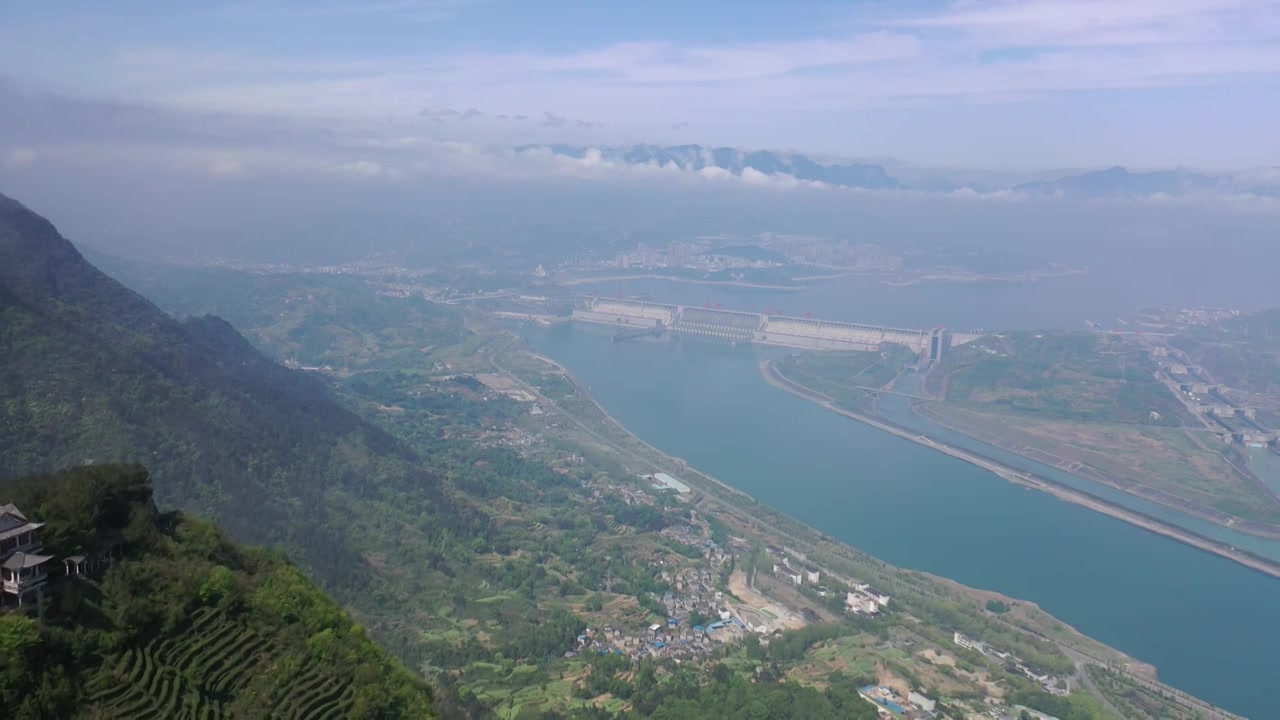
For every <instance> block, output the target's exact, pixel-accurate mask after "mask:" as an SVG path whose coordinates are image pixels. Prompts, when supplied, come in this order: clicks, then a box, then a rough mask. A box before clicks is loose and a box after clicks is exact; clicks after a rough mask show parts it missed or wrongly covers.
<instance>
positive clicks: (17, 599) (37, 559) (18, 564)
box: [0, 503, 119, 607]
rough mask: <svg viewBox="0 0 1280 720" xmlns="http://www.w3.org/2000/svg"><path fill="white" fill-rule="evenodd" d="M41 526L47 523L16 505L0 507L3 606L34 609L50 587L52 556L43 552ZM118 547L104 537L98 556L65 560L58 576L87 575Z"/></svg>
mask: <svg viewBox="0 0 1280 720" xmlns="http://www.w3.org/2000/svg"><path fill="white" fill-rule="evenodd" d="M42 527H44V523H42V522H35V521H33V520H31V519H29V518H28V517H27V516H26V515H25V514H23V512H22V511H21V510H19V509H18V507H17V506H16V505H14V504H13V503H8V504H6V505H0V607H29V606H32V605H34V604H35V602H36V600H37V599H38V598H39V596H40V594H41V593H43V592H44V591H45V589H46V588H47V587H48V585H49V580H50V574H49V571H50V566H51V565H52V563H51V561H52V560H53V556H52V555H46V554H45V552H44V543H43V542H41V540H40V532H39V531H40V528H42ZM117 534H118V533H117ZM118 544H119V539H118V538H111V537H104V538H103V542H102V543H101V550H100V551H99V552H98V553H96V554H95V555H93V556H87V555H70V556H68V557H65V558H63V559H62V575H61V576H59V577H76V576H80V575H84V574H85V573H87V572H89V571H90V570H91V569H92V568H94V567H96V566H97V565H98V564H99V563H102V562H104V561H106V560H107V559H108V558H109V557H110V552H111V550H112V549H113V547H114V546H115V545H118Z"/></svg>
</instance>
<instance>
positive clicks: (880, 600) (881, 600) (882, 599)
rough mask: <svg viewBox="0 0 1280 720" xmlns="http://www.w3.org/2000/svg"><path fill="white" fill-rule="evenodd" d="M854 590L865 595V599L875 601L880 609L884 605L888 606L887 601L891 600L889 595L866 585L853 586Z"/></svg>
mask: <svg viewBox="0 0 1280 720" xmlns="http://www.w3.org/2000/svg"><path fill="white" fill-rule="evenodd" d="M854 589H855V590H857V591H858V592H860V593H862V594H864V595H866V596H867V597H869V598H871V599H872V600H875V601H876V603H877V604H878V605H879V606H880V607H885V606H886V605H888V604H889V601H890V600H892V599H893V598H891V597H889V593H886V592H884V591H882V590H877V589H876V588H874V587H872V586H870V585H868V584H866V583H862V584H859V585H855V586H854Z"/></svg>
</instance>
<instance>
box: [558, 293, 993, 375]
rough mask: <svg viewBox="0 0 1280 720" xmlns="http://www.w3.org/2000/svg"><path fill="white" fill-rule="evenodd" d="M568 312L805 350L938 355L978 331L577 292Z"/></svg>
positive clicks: (587, 319)
mask: <svg viewBox="0 0 1280 720" xmlns="http://www.w3.org/2000/svg"><path fill="white" fill-rule="evenodd" d="M572 317H573V319H574V320H580V321H582V322H591V323H600V324H604V325H613V326H614V327H618V328H620V329H635V330H653V331H656V332H662V331H664V330H670V331H671V332H674V333H677V334H681V335H689V336H694V337H705V338H711V339H716V340H723V341H728V342H732V343H747V342H750V343H760V344H762V345H780V346H783V347H794V348H803V349H806V350H863V351H878V350H879V349H880V346H881V345H884V344H891V345H902V346H904V347H908V348H910V349H911V350H913V351H914V352H916V353H919V354H922V355H927V356H928V357H929V358H930V359H933V360H937V359H940V358H941V357H942V353H943V351H944V350H945V349H946V348H948V347H954V346H957V345H963V344H965V343H967V342H971V341H973V340H976V339H977V338H978V337H979V335H976V334H973V333H953V332H950V331H948V330H946V329H944V328H941V327H938V328H934V329H928V330H913V329H906V328H894V327H885V326H880V325H864V324H860V323H848V322H840V321H835V320H815V319H812V318H799V317H790V316H786V315H776V314H764V313H751V312H742V311H739V310H721V309H720V308H719V307H716V308H710V307H691V306H685V305H668V304H665V303H655V302H647V301H641V300H629V299H623V298H598V297H594V296H580V297H578V298H576V299H575V303H574V309H573V316H572ZM628 336H630V335H628Z"/></svg>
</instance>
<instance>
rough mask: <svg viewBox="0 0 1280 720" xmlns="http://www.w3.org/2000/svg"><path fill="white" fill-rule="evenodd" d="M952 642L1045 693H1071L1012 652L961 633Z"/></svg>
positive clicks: (1055, 679) (1062, 694) (1055, 680)
mask: <svg viewBox="0 0 1280 720" xmlns="http://www.w3.org/2000/svg"><path fill="white" fill-rule="evenodd" d="M952 641H953V642H955V644H956V645H959V646H960V647H962V648H965V649H966V650H973V651H976V652H978V653H981V654H982V655H985V656H987V657H989V658H994V659H996V660H999V661H1000V662H1002V663H1004V666H1005V669H1006V670H1008V671H1009V672H1010V673H1013V674H1016V675H1021V676H1023V677H1025V678H1027V679H1028V680H1031V681H1033V682H1036V683H1039V685H1040V687H1042V688H1044V691H1045V692H1047V693H1050V694H1052V695H1059V696H1066V695H1068V694H1070V691H1069V690H1068V689H1067V688H1066V685H1067V683H1064V682H1060V681H1059V679H1058V678H1056V677H1054V676H1053V675H1050V674H1049V673H1047V672H1044V671H1043V670H1040V669H1038V668H1036V667H1035V666H1033V665H1028V664H1027V663H1025V662H1023V661H1022V659H1021V658H1019V657H1018V656H1017V655H1014V654H1013V653H1011V652H1005V651H1003V650H999V649H997V648H994V647H991V646H990V645H988V644H986V643H985V642H983V641H981V640H974V639H973V638H969V637H965V636H964V635H963V634H961V633H960V632H959V631H956V633H955V634H954V635H953V636H952Z"/></svg>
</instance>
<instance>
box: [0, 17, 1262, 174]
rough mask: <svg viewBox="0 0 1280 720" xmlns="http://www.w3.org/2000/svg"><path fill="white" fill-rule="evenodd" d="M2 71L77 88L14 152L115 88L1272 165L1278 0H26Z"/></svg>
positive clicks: (929, 149) (411, 141) (932, 152)
mask: <svg viewBox="0 0 1280 720" xmlns="http://www.w3.org/2000/svg"><path fill="white" fill-rule="evenodd" d="M0 76H3V78H5V79H6V80H7V82H8V84H9V85H10V86H11V87H16V88H19V89H20V90H21V94H22V96H23V97H25V98H26V99H27V100H28V101H29V100H30V99H31V98H32V97H33V96H38V95H40V94H43V93H54V94H57V95H59V96H62V97H64V98H67V99H70V100H75V101H84V104H83V105H76V104H74V103H71V104H68V105H65V106H60V108H59V111H58V112H59V115H58V116H57V117H52V116H51V117H49V118H48V119H47V122H45V121H29V122H28V125H30V124H39V125H43V126H44V127H42V128H40V132H38V133H36V132H32V134H31V138H28V139H26V140H22V141H21V144H20V145H19V144H15V142H16V141H10V145H9V146H6V147H5V148H4V149H5V151H6V152H8V153H10V159H11V162H10V165H14V164H15V163H13V162H12V159H13V158H14V157H18V158H20V159H23V160H24V163H25V162H30V161H32V160H33V159H34V158H35V157H37V156H40V155H42V154H46V153H49V152H56V151H57V148H58V146H59V144H61V147H62V150H63V152H68V150H67V148H71V147H77V148H82V149H83V148H86V147H88V146H91V145H92V146H101V145H103V144H104V143H109V142H119V138H116V139H115V140H111V139H110V138H107V139H104V138H103V137H100V136H93V134H92V133H91V132H89V131H88V130H86V129H85V127H86V126H92V125H95V123H93V122H88V121H87V120H86V121H85V122H80V123H77V122H75V118H73V117H70V116H71V115H74V114H76V113H85V114H86V118H88V117H89V115H91V114H92V113H95V112H97V113H101V112H103V111H104V107H107V105H106V104H107V103H109V104H110V107H117V108H118V107H127V108H136V109H137V112H138V113H139V114H143V115H145V114H146V113H154V114H155V117H156V118H159V119H156V120H151V121H146V122H140V123H138V127H135V128H133V129H132V130H131V131H130V132H129V133H127V134H128V135H129V137H130V138H131V141H132V142H135V143H141V142H144V141H145V137H140V136H145V135H146V133H147V128H148V127H156V126H158V125H166V124H172V125H178V126H182V127H184V128H185V129H186V132H187V133H188V135H189V134H190V133H192V132H194V131H193V128H194V127H196V126H198V125H200V123H201V122H202V123H204V126H203V127H201V128H200V129H201V132H202V133H203V134H204V135H205V136H206V138H205V140H204V141H203V142H204V143H205V144H206V145H207V144H208V139H207V136H209V135H214V136H222V137H229V136H232V135H236V134H237V133H241V135H240V136H243V137H248V136H249V135H254V136H255V137H259V138H260V137H261V136H262V133H263V132H264V130H263V128H264V127H266V126H269V125H271V124H272V123H274V124H275V127H278V128H285V129H283V130H280V132H281V133H296V134H298V135H299V137H301V136H305V135H306V134H307V133H308V132H311V131H316V130H317V129H324V130H325V131H331V130H333V129H335V128H338V129H343V130H345V131H349V132H357V131H360V132H363V133H364V134H365V137H366V138H367V137H369V136H371V135H374V134H377V133H378V132H382V135H381V136H380V139H377V140H376V142H375V143H374V144H379V147H380V148H381V150H383V151H385V150H386V149H387V147H388V146H389V145H393V144H395V143H400V144H401V145H403V146H405V147H408V146H412V145H415V144H421V143H422V142H431V143H470V144H488V145H493V144H519V143H524V142H547V141H561V142H575V143H583V144H590V143H622V142H658V143H680V142H700V143H704V144H716V145H721V144H723V145H737V146H744V147H752V148H784V149H794V150H801V151H805V152H810V153H815V154H822V153H830V154H837V155H842V156H848V157H875V156H893V157H897V158H901V159H904V160H908V161H913V162H916V163H920V164H925V165H935V166H948V165H964V166H970V167H993V168H1042V167H1062V168H1079V167H1096V166H1105V165H1112V164H1126V165H1130V166H1138V167H1156V166H1160V167H1164V166H1195V167H1205V168H1212V169H1237V168H1250V167H1258V166H1268V165H1277V164H1280V133H1276V132H1275V131H1274V128H1275V127H1280V3H1277V2H1276V1H1275V0H962V1H958V2H916V1H914V0H903V1H899V2H879V1H871V2H834V1H829V2H819V1H811V0H792V1H789V2H777V1H774V2H763V1H757V0H700V1H699V2H687V1H686V2H668V1H666V0H662V1H657V2H654V1H646V2H614V1H611V0H596V1H594V2H587V1H582V2H578V1H567V0H565V1H555V0H545V1H543V2H523V1H520V0H369V2H339V1H337V0H317V1H314V2H302V1H298V0H285V1H271V2H268V1H266V0H239V1H236V2H204V3H198V2H190V3H173V2H161V1H154V0H148V1H143V0H113V1H112V2H100V1H97V0H84V1H75V0H64V1H63V2H58V3H16V2H11V3H6V4H4V5H3V6H0ZM3 97H4V96H0V99H3ZM10 97H13V96H12V95H11V96H10ZM46 109H47V108H46ZM31 112H33V113H34V112H36V110H32V111H31ZM118 116H119V114H118V113H117V114H115V115H113V116H112V117H113V118H115V120H113V121H115V122H120V121H119V120H118ZM27 117H38V116H36V115H28V116H27ZM0 120H2V119H0ZM245 123H253V124H254V125H253V127H254V128H255V129H254V130H253V131H252V132H251V133H250V132H247V131H245V130H244V128H245V127H246V125H245ZM63 124H65V125H66V126H67V130H66V132H65V133H64V134H63V135H62V136H61V137H60V136H59V135H58V132H56V130H57V128H60V127H62V126H63ZM220 124H222V125H225V126H226V128H223V127H222V125H220ZM379 128H382V130H381V131H380V130H379ZM27 130H30V128H27ZM86 133H87V134H86ZM240 136H238V137H240ZM4 142H5V141H4V139H2V138H0V143H4ZM246 142H247V141H246ZM369 142H374V141H373V140H369ZM247 144H249V145H252V143H247ZM284 144H288V143H284ZM186 151H188V152H196V148H194V147H189V148H186ZM204 151H207V148H205V150H203V151H202V152H204ZM175 152H176V151H175ZM246 152H247V150H246ZM13 153H19V155H13ZM238 162H239V160H236V159H235V158H231V159H228V160H226V162H225V163H224V164H222V165H219V166H218V167H223V168H228V169H229V168H233V167H236V163H238ZM299 162H301V161H299ZM358 162H366V163H374V162H376V163H378V165H377V167H385V166H387V164H388V160H387V159H386V158H385V157H384V158H381V159H379V160H376V161H375V160H360V161H358ZM304 164H305V163H304ZM360 167H363V168H365V169H368V168H371V167H373V166H372V165H363V166H360Z"/></svg>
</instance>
